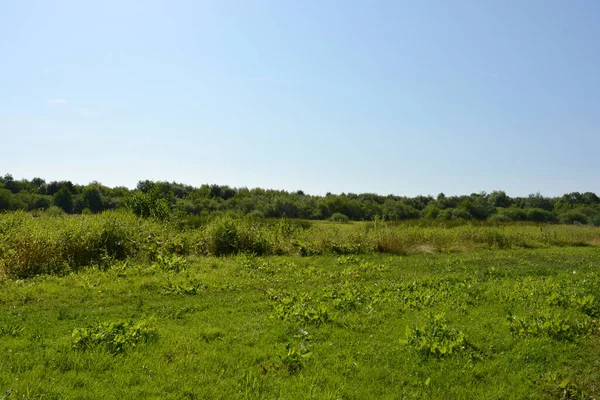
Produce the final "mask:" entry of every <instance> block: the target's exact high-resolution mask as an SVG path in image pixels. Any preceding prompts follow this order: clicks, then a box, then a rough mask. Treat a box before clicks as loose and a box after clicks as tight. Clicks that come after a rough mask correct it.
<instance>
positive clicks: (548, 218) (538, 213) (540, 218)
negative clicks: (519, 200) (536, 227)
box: [527, 208, 556, 222]
mask: <svg viewBox="0 0 600 400" xmlns="http://www.w3.org/2000/svg"><path fill="white" fill-rule="evenodd" d="M555 219H556V218H555V217H554V214H552V213H551V212H550V211H546V210H542V209H541V208H530V209H528V210H527V220H528V221H533V222H553V221H555Z"/></svg>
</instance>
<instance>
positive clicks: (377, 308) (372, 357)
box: [0, 217, 600, 399]
mask: <svg viewBox="0 0 600 400" xmlns="http://www.w3.org/2000/svg"><path fill="white" fill-rule="evenodd" d="M103 218H106V217H103ZM77 221H79V220H77ZM132 221H134V220H132ZM130 222H131V221H130ZM27 223H31V224H37V223H39V222H38V221H34V222H31V221H29V220H28V222H27ZM131 223H133V222H131ZM135 223H139V221H135ZM99 224H100V223H99ZM350 225H352V224H350ZM140 226H141V227H142V230H143V229H151V228H152V227H151V228H147V227H146V228H144V225H143V224H142V225H140ZM328 228H329V227H328V226H324V227H323V226H320V227H312V228H309V230H312V229H317V232H318V230H319V229H328ZM569 228H570V227H569ZM53 229H56V230H57V231H58V230H59V228H57V227H55V226H54V225H53ZM61 229H63V228H61ZM64 229H66V228H64ZM69 229H74V228H69ZM152 229H153V228H152ZM167 229H171V228H167ZM343 229H348V228H347V227H346V226H344V228H343ZM385 229H386V230H387V229H389V232H402V228H401V227H400V228H398V227H394V228H392V227H389V228H385ZM410 229H412V228H410ZM410 229H409V230H410ZM432 229H435V228H432ZM440 229H441V228H440ZM452 229H455V228H452ZM456 229H459V230H458V231H452V230H450V232H452V233H446V231H444V233H440V235H442V237H443V235H445V234H448V235H451V236H453V237H454V236H456V237H458V238H459V239H460V240H462V241H463V242H464V243H463V245H462V251H461V252H457V253H453V252H448V251H446V252H439V251H434V252H433V253H431V254H430V253H429V252H424V251H421V252H418V251H417V252H415V254H412V253H410V254H402V253H401V252H392V253H389V254H388V253H378V252H366V253H364V254H332V251H330V252H327V253H326V254H325V255H315V256H311V257H299V256H298V255H297V253H294V255H292V254H284V255H269V253H267V255H264V256H257V255H252V254H240V255H232V256H228V257H213V256H210V255H208V256H207V255H205V254H204V253H203V252H200V251H199V252H196V251H186V252H181V253H183V254H181V255H177V252H172V253H168V252H161V250H162V247H159V248H158V250H159V251H158V252H157V255H155V256H153V257H151V256H149V255H148V254H149V253H148V254H146V255H144V257H141V255H142V252H143V251H142V250H138V252H139V254H137V255H136V254H133V253H131V254H129V255H128V256H127V257H122V259H121V260H118V259H117V258H116V257H108V258H107V259H105V260H104V261H103V264H98V265H96V264H93V263H92V265H90V266H87V267H84V266H80V267H78V268H67V269H63V270H61V271H62V272H61V275H47V274H42V275H34V276H32V277H31V278H28V279H19V278H18V277H13V278H9V279H4V280H1V281H0V398H2V397H1V396H2V395H4V394H5V393H6V395H5V397H6V398H7V399H13V398H14V399H16V398H30V399H107V398H119V399H129V398H132V399H133V398H161V399H164V398H167V399H169V398H172V399H181V398H189V399H211V398H214V399H263V398H264V399H276V398H282V399H306V398H314V399H366V398H382V399H401V398H457V399H461V398H465V399H467V398H469V399H470V398H503V399H504V398H507V399H508V398H515V399H522V398H532V399H546V398H548V399H550V398H572V399H576V398H577V399H579V398H590V399H591V398H597V397H598V396H599V395H600V374H598V371H599V370H600V364H599V362H598V360H599V359H600V325H599V323H598V319H599V318H600V275H599V272H598V271H599V267H600V249H598V248H596V247H593V246H586V247H572V246H565V245H564V243H562V244H561V246H562V247H556V245H550V244H548V243H546V244H544V242H543V241H542V240H540V237H541V236H540V235H539V234H538V233H537V232H539V231H540V227H529V226H526V227H505V228H502V227H501V228H497V229H498V231H494V230H493V229H496V228H493V227H490V228H489V229H491V231H492V232H502V230H504V231H506V232H508V233H511V234H512V235H516V233H514V232H516V231H518V229H522V232H526V233H527V232H529V233H530V234H531V235H538V236H535V237H534V236H532V237H531V238H527V237H526V238H525V239H522V238H521V239H519V240H526V241H529V240H532V241H533V240H534V238H535V240H539V242H538V243H539V245H538V247H537V248H529V246H528V248H519V247H520V246H514V247H515V248H512V246H505V247H502V249H498V247H499V246H490V245H488V244H486V245H483V246H481V245H480V244H477V243H479V242H477V240H478V239H477V235H478V233H477V232H480V231H478V228H477V227H469V226H466V227H463V228H462V230H461V229H460V227H458V228H456ZM485 229H488V228H487V227H484V231H485ZM553 229H555V230H553ZM563 229H566V228H565V227H558V226H557V227H548V228H546V227H544V228H542V230H546V231H548V232H551V233H552V232H555V233H556V235H557V237H559V238H560V237H563V236H564V238H569V236H567V234H566V233H564V232H567V231H566V230H565V231H563ZM581 229H582V230H583V231H582V232H584V233H576V235H581V236H578V238H580V237H584V236H585V235H589V233H588V232H590V231H588V230H587V228H581ZM157 232H158V231H157ZM168 232H171V233H173V232H175V230H173V231H168ZM295 232H296V233H293V234H294V235H305V234H306V232H307V230H306V229H302V230H298V231H295ZM332 232H333V231H332ZM348 232H349V233H344V234H342V235H346V234H347V235H351V234H358V235H375V233H374V232H377V230H376V229H375V230H374V229H373V228H372V227H371V228H369V230H368V231H367V229H366V228H365V226H363V225H358V226H356V227H355V228H353V229H349V231H348ZM379 232H381V230H380V231H379ZM385 232H387V231H385ZM465 232H466V233H465ZM593 232H596V231H593ZM192 233H193V232H192ZM39 234H40V235H42V234H41V233H39ZM186 234H190V233H189V232H186V231H184V232H183V233H182V235H186ZM195 234H197V232H196V233H195ZM595 234H596V233H595ZM398 235H399V236H400V237H411V236H410V235H416V236H418V237H421V238H428V237H430V236H428V235H430V233H427V232H423V233H418V232H417V231H416V228H415V232H412V233H410V234H406V235H407V236H401V234H400V233H399V234H398ZM419 235H421V236H419ZM431 235H433V234H431ZM561 235H563V236H561ZM330 236H331V237H332V238H335V239H331V240H332V241H333V242H336V240H337V241H340V242H341V240H342V239H343V240H346V239H348V237H349V236H341V239H340V237H336V236H335V234H332V235H330ZM57 237H60V235H58V236H57ZM136 237H137V236H136ZM139 237H141V235H140V236H139ZM508 237H512V236H510V235H508ZM586 237H587V236H586ZM288 239H289V237H288ZM171 240H172V241H175V239H173V238H171ZM272 240H273V241H272V242H269V243H271V244H273V243H276V242H275V241H274V239H272ZM278 240H280V239H278ZM315 240H316V239H315ZM403 240H404V239H403ZM406 240H407V239H406ZM411 240H414V241H415V243H417V242H418V241H417V240H416V239H411ZM452 240H455V239H452ZM515 240H516V239H515ZM552 240H554V239H552ZM560 240H563V239H560ZM579 240H580V239H577V240H573V241H572V242H569V243H571V244H573V243H575V242H577V241H579ZM456 243H461V242H460V241H457V242H456ZM474 243H475V244H474ZM483 243H487V242H483ZM160 246H167V245H166V244H164V243H163V244H161V245H160ZM494 247H495V248H494ZM5 249H6V247H5ZM5 251H6V250H5ZM144 251H145V250H144ZM4 254H6V253H4ZM66 259H67V260H68V258H66ZM99 266H101V268H99Z"/></svg>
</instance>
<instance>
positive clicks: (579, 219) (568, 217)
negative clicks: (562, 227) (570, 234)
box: [559, 210, 588, 224]
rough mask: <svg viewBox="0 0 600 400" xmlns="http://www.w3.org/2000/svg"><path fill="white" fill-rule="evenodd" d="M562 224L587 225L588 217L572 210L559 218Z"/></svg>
mask: <svg viewBox="0 0 600 400" xmlns="http://www.w3.org/2000/svg"><path fill="white" fill-rule="evenodd" d="M559 221H560V223H561V224H576V223H577V224H587V223H588V219H587V217H586V216H585V215H584V214H582V213H581V212H579V211H577V210H570V211H567V212H566V213H563V214H561V215H560V216H559Z"/></svg>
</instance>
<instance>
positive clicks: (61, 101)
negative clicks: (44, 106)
mask: <svg viewBox="0 0 600 400" xmlns="http://www.w3.org/2000/svg"><path fill="white" fill-rule="evenodd" d="M66 102H67V101H66V100H65V99H52V100H50V101H49V103H50V104H65V103H66Z"/></svg>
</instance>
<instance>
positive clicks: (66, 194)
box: [53, 186, 73, 213]
mask: <svg viewBox="0 0 600 400" xmlns="http://www.w3.org/2000/svg"><path fill="white" fill-rule="evenodd" d="M53 202H54V205H55V206H57V207H60V208H62V209H63V211H65V212H67V213H72V212H73V195H72V194H71V191H70V190H69V189H68V188H67V187H66V186H63V187H61V188H60V189H59V191H58V192H56V193H54V196H53Z"/></svg>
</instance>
